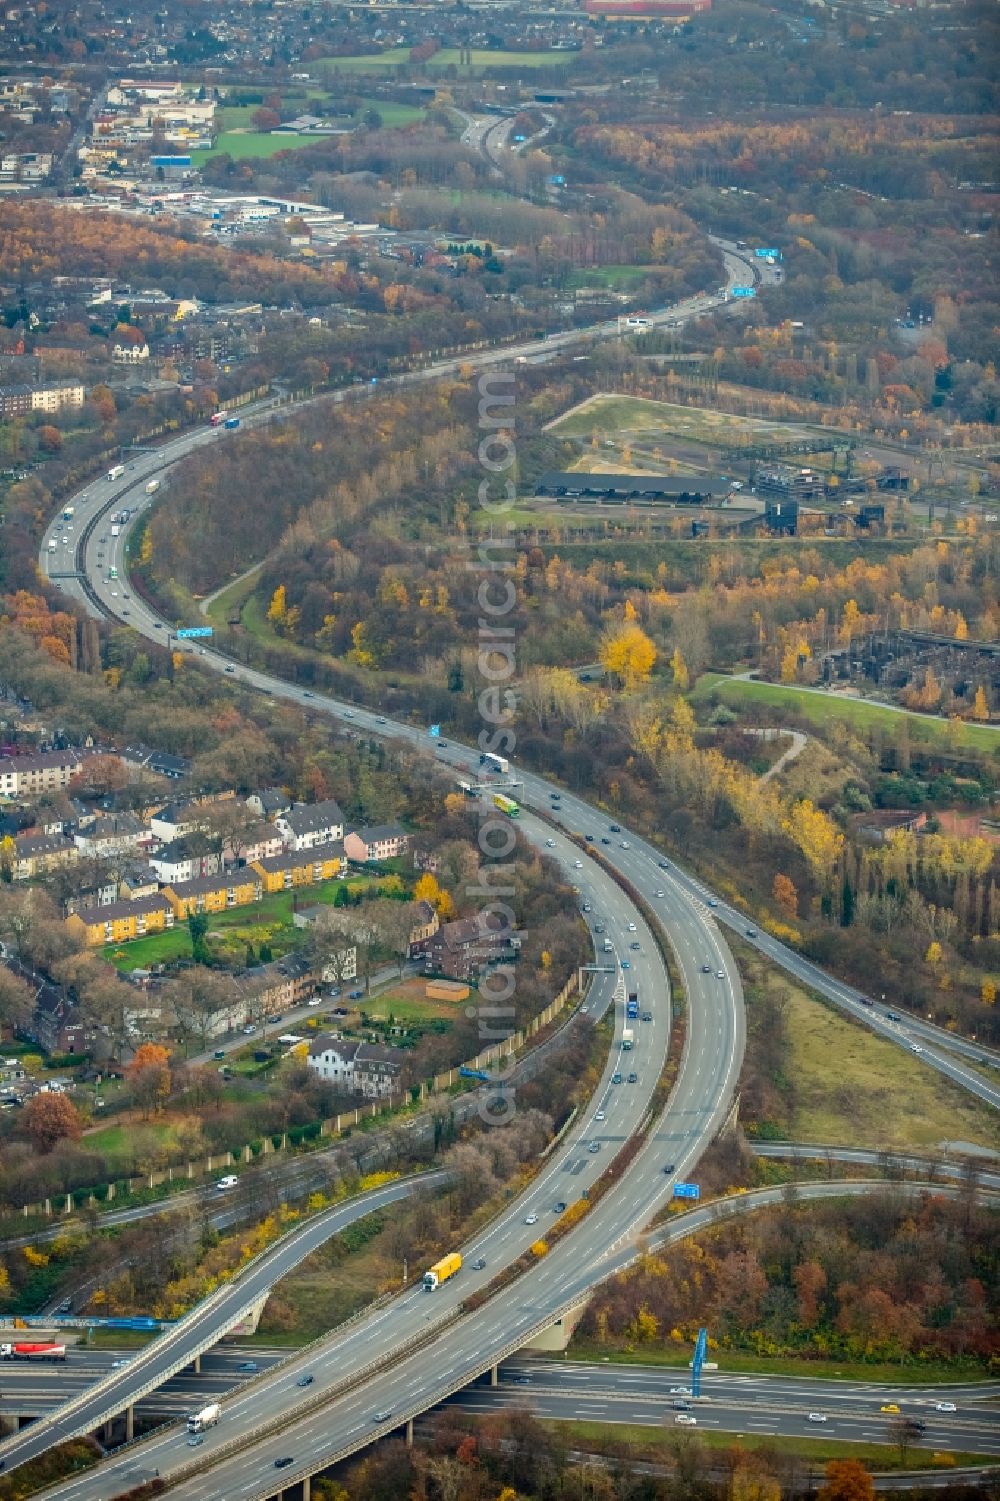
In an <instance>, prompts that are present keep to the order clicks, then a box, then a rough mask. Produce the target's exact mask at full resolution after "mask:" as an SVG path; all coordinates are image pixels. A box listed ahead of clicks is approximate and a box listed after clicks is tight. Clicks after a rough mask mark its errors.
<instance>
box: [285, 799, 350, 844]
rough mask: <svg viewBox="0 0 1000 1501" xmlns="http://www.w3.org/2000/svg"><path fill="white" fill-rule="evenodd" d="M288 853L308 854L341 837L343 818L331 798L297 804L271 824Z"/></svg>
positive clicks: (342, 834)
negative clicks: (307, 852) (296, 851)
mask: <svg viewBox="0 0 1000 1501" xmlns="http://www.w3.org/2000/svg"><path fill="white" fill-rule="evenodd" d="M274 824H275V828H277V829H278V830H279V831H280V833H281V835H282V837H283V839H284V841H285V846H286V848H287V849H290V850H310V849H315V848H316V847H317V846H318V845H324V844H333V843H334V842H335V841H337V840H342V839H343V837H344V815H343V813H341V811H340V807H339V805H338V804H337V803H336V802H335V801H334V799H333V798H332V797H329V798H326V799H325V800H324V801H323V802H320V803H296V804H295V805H294V807H292V808H289V810H288V812H287V813H281V814H279V816H278V817H277V818H276V819H275V820H274Z"/></svg>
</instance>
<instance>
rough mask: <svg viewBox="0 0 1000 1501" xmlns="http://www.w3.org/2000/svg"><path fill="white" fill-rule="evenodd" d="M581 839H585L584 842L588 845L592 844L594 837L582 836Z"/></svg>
mask: <svg viewBox="0 0 1000 1501" xmlns="http://www.w3.org/2000/svg"><path fill="white" fill-rule="evenodd" d="M583 837H584V839H586V841H587V843H588V844H593V842H594V836H593V834H584V836H583Z"/></svg>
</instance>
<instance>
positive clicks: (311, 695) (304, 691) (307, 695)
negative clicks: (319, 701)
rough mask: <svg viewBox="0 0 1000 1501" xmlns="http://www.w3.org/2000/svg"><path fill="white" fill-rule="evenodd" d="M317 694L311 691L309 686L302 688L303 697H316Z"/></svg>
mask: <svg viewBox="0 0 1000 1501" xmlns="http://www.w3.org/2000/svg"><path fill="white" fill-rule="evenodd" d="M315 696H316V695H315V694H313V693H310V692H309V690H308V688H303V690H302V697H303V698H315Z"/></svg>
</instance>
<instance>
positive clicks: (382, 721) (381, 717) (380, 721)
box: [375, 714, 386, 724]
mask: <svg viewBox="0 0 1000 1501" xmlns="http://www.w3.org/2000/svg"><path fill="white" fill-rule="evenodd" d="M385 722H386V719H385V715H384V714H380V715H379V717H378V718H377V719H376V721H375V723H376V724H385Z"/></svg>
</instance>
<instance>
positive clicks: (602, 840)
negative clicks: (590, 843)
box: [601, 835, 611, 844]
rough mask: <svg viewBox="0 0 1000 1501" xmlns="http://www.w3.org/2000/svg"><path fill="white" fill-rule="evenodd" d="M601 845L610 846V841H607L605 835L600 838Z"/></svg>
mask: <svg viewBox="0 0 1000 1501" xmlns="http://www.w3.org/2000/svg"><path fill="white" fill-rule="evenodd" d="M601 843H602V844H610V843H611V840H610V839H608V837H607V836H606V835H602V837H601Z"/></svg>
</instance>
